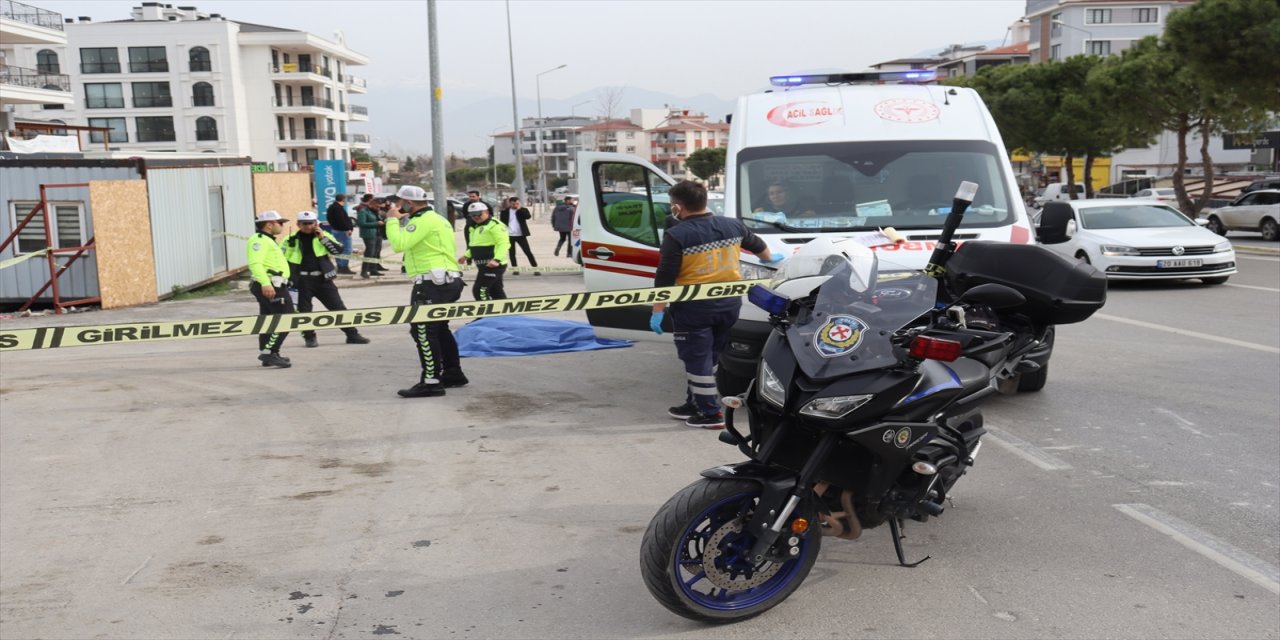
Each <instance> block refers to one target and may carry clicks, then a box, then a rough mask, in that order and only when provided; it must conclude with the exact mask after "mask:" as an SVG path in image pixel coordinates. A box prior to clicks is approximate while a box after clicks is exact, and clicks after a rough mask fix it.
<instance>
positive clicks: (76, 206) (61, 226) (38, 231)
mask: <svg viewBox="0 0 1280 640" xmlns="http://www.w3.org/2000/svg"><path fill="white" fill-rule="evenodd" d="M39 204H40V202H39V201H12V202H10V203H9V214H10V220H12V225H11V226H17V225H18V222H19V221H21V220H22V219H23V218H24V217H26V215H27V214H28V213H31V210H32V209H34V208H35V207H37V206H39ZM83 206H84V205H83V204H82V203H79V202H50V203H49V212H50V213H52V214H53V224H52V225H50V231H51V234H50V235H52V236H53V241H54V243H55V246H54V248H55V249H58V248H63V247H79V246H81V245H82V244H83V243H84V224H83V216H82V215H81V210H82V209H83ZM43 215H44V214H42V213H36V215H35V217H33V218H32V219H31V222H28V223H27V226H25V227H23V228H22V231H20V232H18V238H17V240H16V246H15V247H14V251H15V253H16V254H23V253H31V252H33V251H41V250H43V249H47V248H49V245H48V244H46V243H45V241H44V218H43V217H42V216H43Z"/></svg>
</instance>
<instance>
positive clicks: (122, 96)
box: [14, 2, 369, 167]
mask: <svg viewBox="0 0 1280 640" xmlns="http://www.w3.org/2000/svg"><path fill="white" fill-rule="evenodd" d="M63 26H64V29H65V32H66V43H65V44H62V45H49V46H45V45H28V44H23V45H17V46H15V47H14V51H15V57H16V58H17V60H18V61H19V63H21V62H24V61H29V62H32V63H38V64H43V65H46V67H45V68H49V66H48V65H56V67H57V68H58V69H61V70H62V71H64V72H65V73H67V75H68V76H69V77H70V86H71V93H72V95H73V98H74V100H73V102H72V103H71V104H65V105H52V104H40V105H24V106H20V107H18V108H17V112H18V114H19V115H21V116H25V117H30V118H34V119H43V120H48V119H52V118H55V117H56V118H57V119H60V120H62V121H64V122H66V123H68V124H79V125H89V126H101V127H108V128H110V129H111V131H110V132H109V133H107V134H102V133H92V134H90V136H91V142H101V141H102V139H101V138H102V136H103V135H106V136H107V138H108V139H107V143H108V145H109V146H110V147H111V148H113V149H119V150H122V151H128V150H139V151H172V152H182V153H192V152H209V153H218V154H228V155H235V156H249V157H251V158H253V160H254V161H255V162H260V163H273V164H277V165H284V166H289V165H294V166H298V167H305V166H309V165H310V164H311V163H312V162H314V161H315V160H321V159H330V160H346V161H350V159H351V152H352V151H353V150H355V149H362V148H368V147H369V137H368V135H367V134H361V133H356V132H355V131H352V130H351V125H352V124H353V123H360V122H367V121H368V110H367V109H366V108H365V107H363V106H360V105H357V104H353V103H352V102H351V100H350V98H351V96H353V95H358V94H363V93H365V92H366V85H365V82H364V80H363V79H361V78H359V77H356V76H354V75H351V74H350V73H349V69H350V67H352V66H358V65H365V64H368V62H369V60H368V58H366V57H365V56H363V55H361V54H360V53H357V52H356V51H353V50H352V49H350V48H348V47H347V46H346V43H345V42H344V41H343V38H342V37H341V35H340V34H339V35H338V36H337V37H336V38H335V39H334V40H326V39H324V38H320V37H318V36H315V35H312V34H310V33H306V32H303V31H297V30H293V29H286V28H280V27H272V26H266V25H258V24H251V23H246V22H237V21H235V20H229V19H227V18H225V17H223V16H221V15H219V14H216V13H205V12H202V11H199V10H198V9H197V8H196V7H192V6H182V7H174V6H173V5H171V4H161V3H158V2H144V3H142V5H141V6H138V7H134V8H133V11H132V13H131V15H130V17H129V18H128V19H125V20H115V21H109V22H93V21H92V20H91V19H90V18H87V17H81V18H79V19H78V20H76V21H71V20H67V21H66V23H65V24H64V25H63Z"/></svg>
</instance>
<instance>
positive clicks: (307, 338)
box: [302, 334, 320, 349]
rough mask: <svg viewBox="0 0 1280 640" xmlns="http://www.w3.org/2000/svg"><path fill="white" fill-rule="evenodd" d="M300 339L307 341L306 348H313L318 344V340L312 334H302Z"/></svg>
mask: <svg viewBox="0 0 1280 640" xmlns="http://www.w3.org/2000/svg"><path fill="white" fill-rule="evenodd" d="M302 340H303V341H304V342H306V343H307V348H308V349H314V348H316V347H318V346H320V341H319V340H316V337H315V335H314V334H313V335H309V336H302Z"/></svg>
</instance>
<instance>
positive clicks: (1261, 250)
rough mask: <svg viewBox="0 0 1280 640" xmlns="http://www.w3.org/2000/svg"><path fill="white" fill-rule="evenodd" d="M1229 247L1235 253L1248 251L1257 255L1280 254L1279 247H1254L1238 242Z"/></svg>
mask: <svg viewBox="0 0 1280 640" xmlns="http://www.w3.org/2000/svg"><path fill="white" fill-rule="evenodd" d="M1231 248H1232V249H1234V250H1235V252H1236V253H1248V254H1251V255H1257V256H1280V247H1274V248H1273V247H1255V246H1251V245H1247V244H1238V245H1234V246H1232V247H1231Z"/></svg>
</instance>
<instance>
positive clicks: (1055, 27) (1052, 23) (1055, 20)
mask: <svg viewBox="0 0 1280 640" xmlns="http://www.w3.org/2000/svg"><path fill="white" fill-rule="evenodd" d="M1060 35H1062V14H1061V13H1055V14H1053V15H1052V16H1050V17H1049V37H1050V38H1056V37H1058V36H1060Z"/></svg>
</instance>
